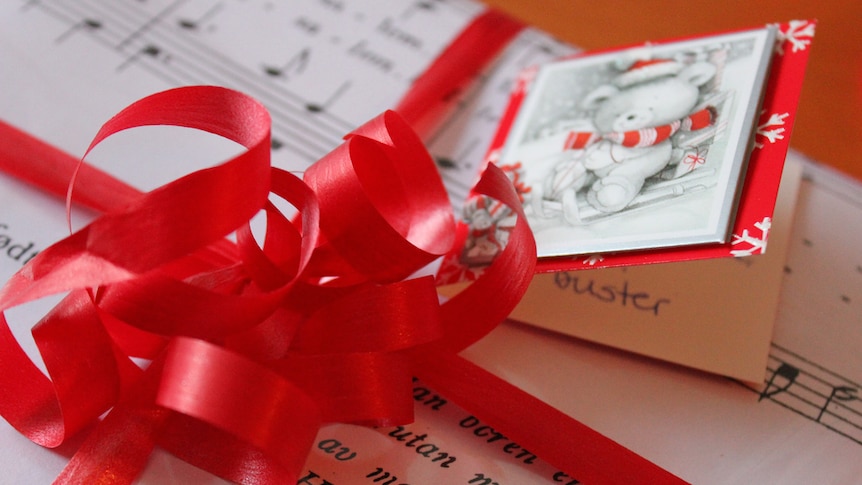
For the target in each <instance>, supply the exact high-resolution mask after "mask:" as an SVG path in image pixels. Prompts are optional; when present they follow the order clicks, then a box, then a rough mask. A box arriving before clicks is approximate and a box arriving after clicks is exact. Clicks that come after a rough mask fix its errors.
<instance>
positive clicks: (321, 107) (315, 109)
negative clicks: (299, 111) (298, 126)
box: [305, 81, 351, 113]
mask: <svg viewBox="0 0 862 485" xmlns="http://www.w3.org/2000/svg"><path fill="white" fill-rule="evenodd" d="M350 84H351V83H350V81H345V82H343V83H342V84H341V86H338V89H336V90H335V92H333V93H332V95H330V96H329V98H327V99H326V101H324V102H323V103H308V104H306V105H305V109H307V110H308V111H310V112H312V113H320V112H323V111H326V110H327V109H329V107H330V106H331V105H332V104H333V103H335V102H336V101H338V98H340V97H341V96H342V95H343V94H344V93H345V92H347V90H348V89H349V88H350Z"/></svg>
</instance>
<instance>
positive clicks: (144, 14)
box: [28, 0, 457, 165]
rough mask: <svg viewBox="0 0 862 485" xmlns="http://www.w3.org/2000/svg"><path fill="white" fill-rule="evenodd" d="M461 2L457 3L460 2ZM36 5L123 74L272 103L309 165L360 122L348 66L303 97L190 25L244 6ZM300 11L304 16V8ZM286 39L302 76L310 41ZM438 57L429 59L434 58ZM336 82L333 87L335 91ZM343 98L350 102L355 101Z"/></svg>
mask: <svg viewBox="0 0 862 485" xmlns="http://www.w3.org/2000/svg"><path fill="white" fill-rule="evenodd" d="M453 5H456V6H457V2H456V3H455V4H453ZM33 6H34V7H38V8H39V9H41V10H42V11H44V12H47V13H49V14H50V15H52V16H53V17H55V18H57V19H60V20H62V21H63V22H65V23H67V24H68V25H69V26H70V27H69V29H68V30H67V31H66V33H64V34H63V36H62V37H61V38H60V39H59V41H60V42H62V41H65V40H68V38H69V36H71V35H74V34H75V32H80V33H81V34H84V33H86V34H87V35H88V37H90V38H91V39H93V40H94V41H96V42H97V43H99V44H100V45H102V46H104V47H106V48H108V49H112V50H113V51H114V52H116V53H117V54H118V55H119V56H121V58H122V61H120V62H119V63H118V65H117V72H118V73H122V72H123V71H127V70H128V69H131V68H139V69H144V70H146V71H148V72H149V73H151V74H152V75H154V76H156V77H157V78H159V79H161V80H162V81H164V82H165V83H167V84H168V85H172V86H177V85H189V84H219V85H225V86H227V87H233V88H235V89H240V90H242V91H244V92H247V93H249V94H250V95H252V96H254V97H255V98H257V99H259V100H260V101H261V102H262V103H264V104H265V105H266V106H267V108H268V110H269V111H270V113H271V115H272V119H273V128H272V129H273V140H274V143H273V146H274V148H278V147H288V148H290V149H291V151H292V152H294V153H296V154H298V155H299V156H301V157H302V158H304V162H305V163H306V165H307V164H309V163H312V162H314V161H315V160H317V159H319V158H320V157H321V156H323V155H324V154H325V153H327V152H328V151H329V150H331V149H332V148H334V147H335V146H337V145H338V144H339V143H340V142H341V137H342V136H343V135H344V134H345V133H347V132H349V131H350V130H352V129H353V128H355V123H354V122H351V121H348V120H347V119H345V118H343V117H342V116H341V115H339V113H338V111H334V110H333V108H334V105H335V104H336V103H337V102H341V101H342V98H346V94H347V93H346V92H347V91H350V90H355V91H356V93H355V94H353V93H351V94H352V95H353V96H354V97H356V96H362V95H363V94H365V93H363V92H362V89H363V88H362V87H361V86H358V85H357V84H356V83H354V82H352V79H351V76H352V75H353V73H352V72H350V71H347V70H346V71H345V72H344V74H343V76H344V77H345V78H346V79H341V80H339V79H333V78H324V79H319V80H317V79H314V80H313V81H314V82H313V84H314V85H315V87H316V88H319V89H318V91H322V92H321V93H320V94H318V95H316V96H314V97H313V98H309V97H308V96H307V95H306V96H301V95H300V94H299V93H300V92H302V91H297V90H295V89H291V88H290V85H289V84H290V83H289V82H290V81H291V79H288V78H286V77H280V78H279V77H274V76H272V75H271V74H267V73H266V70H265V69H264V68H261V66H265V65H268V63H267V62H266V59H242V60H239V59H236V58H232V57H230V56H228V55H225V54H224V53H222V52H219V51H218V50H216V49H214V48H213V47H212V46H210V45H207V43H205V42H202V41H199V40H198V36H199V35H201V29H191V28H189V26H188V25H190V24H189V20H188V19H189V18H193V19H197V20H195V26H196V27H198V26H200V25H201V24H200V23H199V22H207V25H209V26H210V27H211V28H210V29H207V30H206V31H207V32H212V31H216V30H217V29H215V28H213V27H212V26H213V25H214V24H213V23H214V22H216V21H218V20H219V18H218V17H220V16H225V17H228V16H229V15H231V14H235V13H236V12H235V11H230V8H232V7H237V6H236V5H227V4H225V3H224V2H222V3H217V4H214V5H209V6H202V5H201V4H200V2H197V3H196V2H191V1H189V0H176V1H173V2H168V3H167V5H161V6H160V7H161V8H160V9H159V10H156V11H151V10H153V9H154V8H156V6H153V7H152V8H148V5H146V4H143V3H141V2H128V1H126V2H94V1H88V0H82V1H81V2H44V1H43V2H40V3H38V4H36V5H33ZM185 7H195V8H194V9H192V10H194V11H195V12H198V13H199V14H198V15H195V14H194V13H191V14H190V13H188V12H187V10H188V9H185ZM240 7H241V8H244V9H246V10H243V12H244V13H246V14H247V13H248V12H249V11H250V10H249V9H252V8H253V6H252V5H241V6H240ZM317 7H318V6H317V5H312V6H303V7H302V8H304V9H306V10H307V11H311V12H312V13H314V8H317ZM439 7H440V8H443V9H447V8H450V9H451V8H453V7H452V6H450V5H448V4H440V5H439ZM440 8H438V9H436V10H439V9H440ZM28 13H29V12H28ZM318 13H319V12H318ZM261 15H263V14H261ZM296 15H297V16H298V15H299V13H297V14H296ZM309 15H311V14H309ZM174 17H176V19H175V18H174ZM297 18H299V17H297ZM309 18H311V17H309ZM345 18H347V17H345ZM348 21H349V20H348ZM354 22H358V20H354ZM290 27H291V28H294V29H295V31H291V32H289V33H284V32H279V33H278V38H279V39H281V38H282V36H288V34H290V35H294V36H296V35H300V36H301V35H311V34H309V33H308V32H302V31H301V27H297V26H296V25H290ZM323 29H325V26H324V27H321V30H323ZM315 33H319V32H315ZM229 34H230V32H220V33H219V35H223V36H225V35H229ZM355 35H361V34H355ZM206 40H212V39H209V38H208V39H206ZM273 41H275V38H274V39H273ZM331 42H333V43H335V42H336V41H335V40H332V41H331ZM285 44H286V45H287V49H288V53H287V54H288V55H287V57H286V58H288V59H289V58H291V57H290V51H291V50H295V51H296V54H294V56H295V57H294V58H295V59H297V62H301V65H300V66H299V67H298V68H297V72H295V73H294V74H296V75H298V76H301V75H302V74H304V72H303V71H307V69H306V68H307V65H308V63H309V62H312V61H311V60H310V59H312V58H313V56H312V52H311V51H310V48H309V46H308V45H307V44H302V45H299V44H297V43H296V42H291V43H288V42H286V43H285ZM330 47H332V46H330ZM337 47H338V46H336V47H332V48H337ZM341 48H342V49H343V47H341ZM428 55H431V54H428ZM297 56H298V57H297ZM430 60H431V59H428V62H430ZM300 67H301V69H300ZM339 74H340V73H339ZM379 75H380V76H385V75H389V77H390V79H392V80H394V81H390V82H400V83H401V85H402V87H403V89H405V90H406V89H407V88H408V86H409V84H408V81H407V79H408V78H410V77H412V76H406V77H405V79H403V80H399V77H398V76H401V75H402V73H397V75H396V73H392V74H388V73H382V74H379ZM294 77H296V76H294ZM306 85H307V84H306ZM328 85H331V86H332V87H331V89H330V91H329V92H328V93H327V92H326V89H327V88H326V86H328ZM343 101H344V103H348V100H347V99H344V100H343ZM369 116H371V115H369Z"/></svg>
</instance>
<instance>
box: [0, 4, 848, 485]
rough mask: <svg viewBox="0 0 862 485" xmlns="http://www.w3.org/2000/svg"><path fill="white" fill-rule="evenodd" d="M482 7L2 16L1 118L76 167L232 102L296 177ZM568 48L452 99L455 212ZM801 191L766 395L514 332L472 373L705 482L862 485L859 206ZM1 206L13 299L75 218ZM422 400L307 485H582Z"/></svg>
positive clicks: (30, 475)
mask: <svg viewBox="0 0 862 485" xmlns="http://www.w3.org/2000/svg"><path fill="white" fill-rule="evenodd" d="M480 8H481V7H480V6H479V5H478V4H476V3H472V2H468V1H466V0H465V1H447V2H427V1H412V2H396V1H383V0H377V1H371V0H364V1H361V0H316V1H311V2H302V3H300V2H294V3H290V4H289V5H286V4H284V3H280V2H274V1H271V2H269V1H262V0H244V1H243V0H232V1H231V0H223V1H213V0H185V1H166V0H160V1H155V0H147V1H144V0H140V1H138V0H134V1H133V0H123V1H118V2H99V1H96V0H82V1H79V2H61V1H47V0H42V1H39V0H30V1H24V0H13V1H9V2H3V3H2V4H0V65H2V66H3V69H0V85H2V86H3V87H4V89H3V91H2V92H0V116H2V117H3V119H5V120H6V121H8V122H10V123H13V124H15V125H16V126H19V127H21V128H23V129H25V130H27V131H29V132H31V133H33V134H34V135H36V136H39V137H41V138H43V139H45V140H47V141H49V142H50V143H52V144H55V145H58V146H60V147H61V148H64V149H66V150H67V151H69V152H71V153H74V154H81V153H82V152H83V150H84V148H85V147H86V145H87V143H88V142H89V141H90V139H91V138H92V136H93V135H94V134H95V133H96V131H97V129H98V127H99V126H100V124H101V123H102V122H104V121H105V120H107V119H108V118H109V117H110V116H111V115H112V114H114V113H115V112H116V111H117V110H118V109H120V108H122V107H124V106H125V105H127V104H128V103H130V102H132V101H134V100H136V99H138V98H140V97H142V96H144V95H147V94H150V93H152V92H155V91H159V90H162V89H165V88H169V87H173V86H176V85H180V84H201V83H212V84H222V85H226V86H229V87H234V88H237V89H240V90H242V91H245V92H248V93H249V94H251V95H253V96H255V97H257V98H258V99H261V100H262V101H263V102H264V104H266V105H267V107H268V108H269V109H270V110H272V111H273V119H274V132H273V133H274V140H275V143H274V146H273V153H274V161H275V163H276V164H277V165H279V166H282V167H284V168H288V169H291V170H298V171H301V170H302V169H303V168H304V167H305V166H306V165H307V164H308V163H311V162H312V161H314V160H315V159H316V158H317V157H319V156H320V155H322V154H323V153H325V152H326V151H328V150H329V149H331V148H333V147H334V146H335V144H336V143H337V142H338V140H339V138H340V137H341V135H343V134H344V132H346V131H348V130H349V129H350V128H352V127H353V126H355V125H356V124H358V123H361V122H362V121H364V120H365V119H367V118H369V117H371V116H374V115H375V114H377V112H379V111H381V110H383V109H386V108H389V107H391V106H392V105H393V104H394V102H395V101H397V99H398V97H399V96H400V94H401V93H402V92H403V91H404V90H405V89H407V87H408V86H409V82H410V79H412V77H415V76H416V75H417V74H418V73H419V72H421V71H422V69H423V67H424V66H425V65H427V63H428V62H430V60H431V59H433V58H434V56H435V55H436V53H438V52H439V50H440V49H441V48H442V47H443V46H444V45H445V44H446V41H447V40H448V39H451V37H452V36H454V35H455V34H456V33H457V32H458V30H459V29H460V28H462V27H463V26H464V25H465V24H466V22H468V21H469V19H470V18H471V17H472V16H473V15H475V14H476V13H477V12H478V11H479V10H480ZM252 27H253V28H252ZM240 39H242V40H241V41H240ZM572 50H573V49H572V48H571V47H567V46H564V45H561V44H559V43H558V42H556V41H554V40H553V39H551V38H549V37H547V36H545V35H542V34H540V33H538V32H535V31H527V32H525V33H524V34H523V35H522V36H521V37H519V38H518V39H517V40H516V41H515V43H514V44H513V45H512V47H511V48H510V49H509V50H507V51H506V52H505V53H503V55H502V56H501V57H500V59H499V60H498V61H497V63H496V65H495V66H494V67H495V69H494V70H492V71H489V72H487V73H485V74H484V75H483V76H482V77H481V78H480V79H479V80H478V82H477V84H476V86H475V87H474V89H472V90H470V91H468V92H466V93H465V94H464V96H463V97H461V98H459V99H457V100H454V101H453V106H452V109H453V113H452V115H451V116H450V117H449V119H448V121H447V123H445V124H444V125H442V126H441V127H440V128H439V130H438V132H436V133H434V134H432V136H431V138H430V139H429V148H430V150H431V152H432V154H433V155H435V157H436V158H437V160H438V163H439V165H440V167H441V172H442V173H443V175H444V179H445V180H446V181H447V184H448V186H449V189H450V194H451V195H452V198H453V200H456V199H457V198H458V197H459V196H460V195H459V194H462V193H463V191H464V189H465V188H466V187H467V186H469V184H470V183H472V173H473V172H474V170H475V166H476V165H475V164H478V163H479V161H480V159H481V156H482V155H483V152H484V150H485V147H486V146H487V143H488V139H489V137H490V135H491V133H492V131H493V129H494V128H495V126H496V119H497V117H498V116H499V112H500V110H502V107H503V106H504V103H503V100H505V98H506V97H507V96H508V92H509V88H510V84H509V83H511V80H512V79H513V75H514V73H515V72H516V71H517V70H518V69H519V68H520V67H524V66H526V65H528V64H532V63H535V62H541V61H542V60H544V59H547V58H551V57H556V56H559V55H561V54H564V53H568V52H571V51H572ZM195 145H196V146H195V147H194V148H195V152H196V153H197V152H198V151H200V150H203V151H204V152H206V154H205V156H204V157H203V158H204V159H203V160H194V161H192V164H194V163H202V164H207V163H209V164H212V163H214V161H217V159H213V158H210V157H213V156H218V154H220V153H223V150H229V149H230V147H222V146H217V147H213V148H212V149H211V150H210V148H208V147H204V148H202V147H201V146H200V145H198V144H197V142H195ZM119 153H124V154H127V151H124V150H123V147H122V146H119V147H116V148H115V151H112V149H111V147H107V149H106V151H104V152H102V153H100V154H94V155H96V156H95V159H94V162H95V163H97V164H99V165H100V166H103V167H106V168H107V169H109V171H112V172H113V173H117V174H118V175H121V176H123V178H124V179H130V180H131V181H133V182H135V183H137V184H138V185H139V186H141V187H147V186H151V185H152V184H153V183H154V181H155V179H157V178H159V177H165V176H166V174H168V176H169V178H170V176H171V175H172V174H173V172H175V171H176V170H178V168H177V167H174V166H172V165H175V163H173V161H174V160H175V159H169V160H170V161H171V162H170V163H169V162H165V163H163V164H161V165H159V164H154V165H155V166H152V167H149V168H148V169H147V170H146V172H147V173H144V174H142V173H141V172H143V170H142V169H141V168H140V167H139V166H138V165H136V163H135V161H129V160H117V159H116V158H115V157H116V156H118V155H117V154H119ZM142 163H143V162H142ZM150 163H153V162H152V161H150ZM182 168H185V167H182ZM806 173H807V175H808V178H807V179H806V180H805V181H804V182H803V187H802V194H801V197H800V201H799V209H798V212H797V214H798V215H797V220H796V222H795V226H794V232H793V235H792V236H791V239H792V243H791V250H790V256H789V259H788V263H787V270H786V272H785V277H784V290H783V296H782V304H781V308H780V309H779V318H778V323H777V326H776V333H775V337H774V345H773V348H772V352H771V357H770V369H769V370H770V372H769V373H768V374H767V378H766V379H765V381H764V383H763V386H760V387H759V386H746V385H743V384H740V383H738V382H736V381H732V380H728V379H725V378H719V377H715V376H710V375H705V374H702V373H698V372H695V371H690V370H686V369H682V368H680V367H677V366H673V365H670V364H663V363H658V362H655V361H652V360H649V359H645V358H642V357H635V356H632V355H630V354H626V353H623V352H620V351H614V350H610V349H607V348H603V347H598V346H595V345H591V344H586V343H583V342H580V341H576V340H574V339H568V338H564V337H560V336H559V335H556V334H551V333H547V332H545V331H542V330H538V329H535V328H531V327H526V326H520V325H516V324H506V325H503V326H501V327H500V328H499V329H498V330H496V331H495V332H493V333H492V334H491V335H489V336H488V337H487V338H486V339H484V340H483V341H481V342H480V343H479V344H477V345H476V346H474V347H473V348H471V349H469V350H468V351H467V355H468V356H469V357H470V358H472V359H473V360H475V361H476V362H478V363H480V364H481V365H483V366H484V367H485V368H487V369H489V370H491V371H493V372H495V373H497V374H498V375H500V376H501V377H503V378H505V379H507V380H509V381H511V382H513V383H515V384H517V385H519V386H521V387H523V388H524V389H526V390H527V391H529V392H531V393H533V394H535V395H536V396H538V397H540V398H542V399H544V400H546V401H547V402H549V403H551V404H552V405H554V406H557V407H558V408H560V409H561V410H563V411H564V412H567V413H569V414H570V415H572V416H574V417H576V418H577V419H579V420H582V421H583V422H585V423H586V424H588V425H590V426H592V427H594V428H595V429H597V430H598V431H600V432H602V433H604V434H606V435H608V436H610V437H611V438H613V439H615V440H617V441H619V442H621V443H622V444H624V445H626V446H629V447H630V448H632V449H633V450H634V451H635V452H637V453H640V454H642V455H644V456H645V457H647V458H649V459H651V460H653V461H655V462H656V463H658V464H659V465H661V466H663V467H666V468H667V469H669V470H671V471H672V472H674V473H676V474H678V475H680V476H681V477H682V478H684V479H687V480H689V481H693V482H695V483H740V484H742V483H797V482H811V483H852V481H853V480H856V479H857V478H858V476H860V474H862V460H860V458H862V445H860V443H859V435H860V432H859V429H860V419H859V412H860V406H859V404H860V402H859V384H858V383H860V382H862V375H860V369H862V365H860V364H861V363H860V356H859V352H858V344H859V342H860V341H862V335H860V332H862V325H860V323H862V322H860V315H862V312H860V311H859V307H858V305H859V303H860V302H862V282H860V279H862V270H860V267H859V265H860V264H862V261H859V259H858V258H859V256H858V250H857V249H856V248H858V243H859V241H860V240H862V235H860V233H859V230H860V229H859V228H860V227H862V224H860V223H862V220H860V217H862V216H860V215H862V210H860V209H862V189H860V187H859V185H858V184H857V183H854V182H852V181H847V180H846V179H842V178H841V177H840V176H836V175H835V174H832V173H831V172H830V171H829V170H825V169H822V168H819V167H817V166H815V165H811V164H809V165H807V166H806ZM465 174H467V176H466V178H465ZM459 187H460V189H459ZM0 207H3V209H2V210H0V244H2V245H3V247H2V252H1V253H0V277H2V279H3V280H4V281H5V279H6V278H8V277H9V275H11V274H12V273H13V272H14V271H16V270H17V269H18V268H20V266H21V265H22V264H23V262H24V261H25V260H26V259H27V258H28V257H30V256H31V255H32V254H33V253H34V252H35V251H38V250H40V249H43V248H44V247H47V246H48V245H49V244H51V243H52V242H53V241H55V240H57V239H59V238H61V237H63V236H64V234H65V230H66V228H65V223H64V214H63V209H62V203H61V202H59V201H56V200H54V199H52V198H50V197H49V196H46V195H44V194H41V193H38V192H37V191H35V190H33V189H30V188H28V187H23V186H21V185H20V184H18V183H16V182H15V181H13V180H11V179H9V178H8V177H7V176H5V175H0ZM86 217H87V215H86V214H81V218H82V221H79V223H80V222H83V220H85V219H86ZM33 220H38V221H40V224H38V225H34V224H32V221H33ZM721 304H724V303H721ZM40 312H41V310H40V309H30V308H25V309H23V310H22V311H19V312H17V313H16V314H15V315H11V316H10V320H11V321H12V322H13V324H14V325H13V327H14V328H15V330H16V332H17V333H16V335H18V337H19V339H21V340H22V341H23V342H25V345H28V347H29V350H30V351H31V352H32V344H27V339H28V336H27V333H28V330H29V325H28V323H31V322H32V321H33V319H34V318H36V317H37V316H38V315H41V313H40ZM596 318H600V316H596ZM414 398H415V399H416V412H417V420H416V422H415V423H413V424H411V425H408V426H405V427H402V428H397V427H392V428H380V429H368V428H359V427H353V426H344V425H331V426H327V427H324V428H323V429H322V430H321V432H320V434H319V436H318V439H317V440H316V442H315V446H314V448H313V450H312V453H311V455H310V457H309V460H308V463H307V466H306V470H305V473H306V475H305V476H304V477H302V478H301V481H300V482H299V483H305V484H313V485H323V484H325V483H330V484H345V483H389V484H397V483H412V484H414V485H415V484H418V483H480V484H481V483H487V484H490V483H498V484H504V483H577V481H576V480H577V477H569V476H567V475H565V474H562V473H561V472H560V471H559V470H554V469H553V468H551V467H549V466H548V465H547V464H544V463H543V462H542V461H541V460H540V459H539V458H537V457H536V458H534V457H533V456H532V455H531V454H530V453H529V450H524V449H522V448H520V446H519V445H518V444H517V443H513V442H511V441H509V440H508V439H506V438H505V436H504V435H503V434H501V433H500V432H499V431H497V430H493V429H491V428H488V427H487V426H484V425H483V424H482V423H481V422H479V421H478V420H477V418H475V417H472V416H470V415H468V414H466V413H465V412H464V411H463V410H460V409H459V408H458V407H457V406H456V405H455V404H454V403H451V402H448V401H446V400H445V396H439V395H437V394H436V393H435V391H434V390H433V389H429V388H427V387H426V386H424V385H423V384H422V383H421V382H416V383H415V388H414ZM549 439H552V437H549ZM75 445H76V443H75V442H72V443H70V444H69V445H68V446H66V447H63V448H62V449H61V450H57V451H49V450H44V449H42V448H40V447H38V446H36V445H34V444H32V443H30V442H29V441H28V440H26V439H25V438H23V437H21V436H20V435H19V434H18V433H17V432H15V431H14V430H12V429H11V428H10V427H9V426H8V424H6V423H5V421H2V422H0V470H2V471H3V476H4V479H8V480H10V481H11V482H13V483H46V482H50V481H51V480H52V479H53V478H54V477H55V476H56V475H57V474H58V473H59V471H60V470H61V469H62V467H63V466H64V465H65V463H66V461H67V460H68V458H69V457H70V456H71V454H72V453H73V452H74V448H75ZM450 458H455V460H454V461H453V460H450ZM444 465H448V466H444ZM166 482H174V483H222V482H221V481H220V480H218V479H216V478H213V477H211V476H209V475H208V474H206V473H204V472H202V471H200V470H197V469H194V468H193V467H190V466H188V465H186V464H184V463H182V462H180V461H178V460H176V459H175V458H173V457H171V456H169V455H167V454H165V453H162V452H156V454H155V455H154V456H153V458H152V460H151V462H150V464H149V466H148V468H147V469H146V470H145V472H144V475H143V476H142V477H141V479H140V483H153V484H156V483H166Z"/></svg>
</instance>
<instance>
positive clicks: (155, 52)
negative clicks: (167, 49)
mask: <svg viewBox="0 0 862 485" xmlns="http://www.w3.org/2000/svg"><path fill="white" fill-rule="evenodd" d="M142 57H148V58H151V59H160V60H162V61H164V62H168V61H170V58H171V56H170V55H168V54H165V53H164V52H163V51H162V49H161V48H159V47H158V46H156V45H153V44H147V45H146V46H144V47H143V48H142V49H141V50H139V51H137V52H135V53H134V54H132V55H131V56H130V57H128V58H127V59H126V60H125V61H123V63H122V64H120V65H119V66H117V71H118V72H119V71H122V70H124V69H126V68H127V67H128V66H130V65H132V64H134V63H135V62H137V61H138V60H139V59H140V58H142Z"/></svg>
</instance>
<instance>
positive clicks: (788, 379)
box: [757, 362, 799, 401]
mask: <svg viewBox="0 0 862 485" xmlns="http://www.w3.org/2000/svg"><path fill="white" fill-rule="evenodd" d="M797 377H799V369H797V368H796V367H793V366H792V365H790V364H787V363H785V362H782V363H781V365H780V366H778V369H776V370H775V372H773V373H772V377H770V378H769V381H768V382H767V383H766V387H765V388H763V392H761V393H760V397H759V398H758V399H757V400H758V401H762V400H763V398H766V397H772V396H774V395H776V394H778V393H779V392H785V391H787V389H788V388H789V387H790V386H792V385H793V383H794V382H796V378H797ZM776 378H780V379H779V381H783V383H784V385H781V386H779V385H777V384H776V383H775V380H776ZM773 386H775V389H773V390H770V389H771V388H772V387H773Z"/></svg>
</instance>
